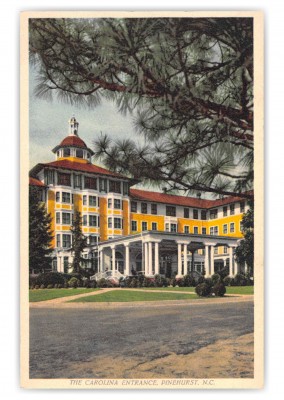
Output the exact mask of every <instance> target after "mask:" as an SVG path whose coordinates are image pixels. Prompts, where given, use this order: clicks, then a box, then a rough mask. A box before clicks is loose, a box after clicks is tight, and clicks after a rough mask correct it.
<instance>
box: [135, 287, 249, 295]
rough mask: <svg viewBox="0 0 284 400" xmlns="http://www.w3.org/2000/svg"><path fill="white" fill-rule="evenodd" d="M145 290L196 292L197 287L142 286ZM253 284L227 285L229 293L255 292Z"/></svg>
mask: <svg viewBox="0 0 284 400" xmlns="http://www.w3.org/2000/svg"><path fill="white" fill-rule="evenodd" d="M141 289H144V290H163V291H164V290H166V291H170V292H183V293H184V292H194V293H195V287H176V286H175V287H162V288H158V287H147V288H141ZM253 289H254V287H253V286H226V290H227V292H226V293H227V294H253V293H254V292H253Z"/></svg>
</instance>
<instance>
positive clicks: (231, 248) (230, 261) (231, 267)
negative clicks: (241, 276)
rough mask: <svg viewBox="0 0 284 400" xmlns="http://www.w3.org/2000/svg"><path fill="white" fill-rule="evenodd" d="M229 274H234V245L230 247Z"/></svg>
mask: <svg viewBox="0 0 284 400" xmlns="http://www.w3.org/2000/svg"><path fill="white" fill-rule="evenodd" d="M229 276H231V277H233V276H234V271H233V247H231V246H230V247H229Z"/></svg>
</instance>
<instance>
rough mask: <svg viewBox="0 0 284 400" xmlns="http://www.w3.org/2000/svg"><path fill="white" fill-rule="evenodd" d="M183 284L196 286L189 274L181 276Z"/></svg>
mask: <svg viewBox="0 0 284 400" xmlns="http://www.w3.org/2000/svg"><path fill="white" fill-rule="evenodd" d="M183 286H186V287H190V286H196V282H195V279H194V278H193V276H191V275H185V276H184V277H183Z"/></svg>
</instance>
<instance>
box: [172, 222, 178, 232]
mask: <svg viewBox="0 0 284 400" xmlns="http://www.w3.org/2000/svg"><path fill="white" fill-rule="evenodd" d="M171 232H177V224H171Z"/></svg>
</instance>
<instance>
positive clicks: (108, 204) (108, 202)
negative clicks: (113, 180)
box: [107, 199, 112, 208]
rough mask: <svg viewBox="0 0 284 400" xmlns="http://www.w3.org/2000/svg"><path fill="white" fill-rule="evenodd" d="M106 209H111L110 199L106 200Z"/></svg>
mask: <svg viewBox="0 0 284 400" xmlns="http://www.w3.org/2000/svg"><path fill="white" fill-rule="evenodd" d="M107 207H108V208H112V199H108V200H107Z"/></svg>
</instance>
